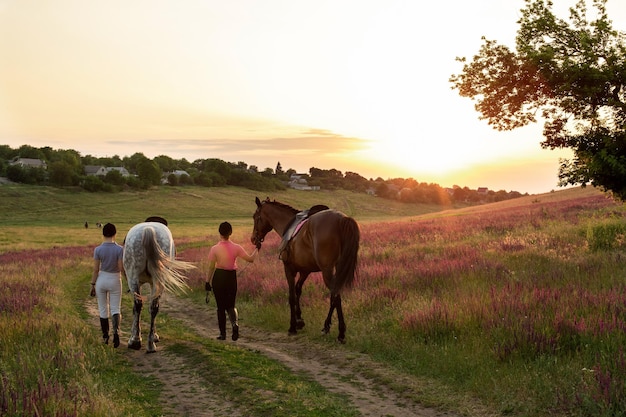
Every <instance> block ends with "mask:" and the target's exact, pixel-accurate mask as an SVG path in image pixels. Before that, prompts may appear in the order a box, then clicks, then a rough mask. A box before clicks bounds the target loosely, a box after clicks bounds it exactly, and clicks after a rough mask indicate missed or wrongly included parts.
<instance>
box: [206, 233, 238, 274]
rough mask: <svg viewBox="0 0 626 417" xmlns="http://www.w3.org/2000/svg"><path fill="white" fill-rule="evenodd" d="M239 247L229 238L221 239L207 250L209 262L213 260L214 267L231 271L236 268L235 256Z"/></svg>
mask: <svg viewBox="0 0 626 417" xmlns="http://www.w3.org/2000/svg"><path fill="white" fill-rule="evenodd" d="M240 250H241V247H240V246H239V245H237V244H236V243H233V242H231V241H230V240H222V241H220V242H218V244H217V245H215V246H213V247H212V248H211V250H210V251H209V262H210V261H215V267H216V268H219V269H225V270H227V271H232V270H236V269H237V256H238V255H239V251H240Z"/></svg>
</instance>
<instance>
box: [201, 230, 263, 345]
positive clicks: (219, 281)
mask: <svg viewBox="0 0 626 417" xmlns="http://www.w3.org/2000/svg"><path fill="white" fill-rule="evenodd" d="M218 230H219V233H220V241H219V242H218V243H217V244H216V245H215V246H213V247H211V250H210V251H209V272H208V276H207V281H206V283H205V289H206V290H207V291H211V289H212V290H213V294H214V295H215V302H216V304H217V323H218V327H219V330H220V334H219V336H218V337H217V338H218V339H219V340H225V339H226V313H228V316H229V318H230V323H231V325H232V339H233V340H237V339H238V338H239V322H238V313H237V309H236V308H235V300H236V298H237V258H241V259H243V260H245V261H247V262H254V259H255V258H256V257H257V254H258V249H254V251H253V252H252V254H250V255H248V252H246V250H245V249H244V248H243V247H242V246H241V245H239V244H237V243H234V242H232V241H231V240H230V235H231V234H232V233H233V227H232V226H231V225H230V223H228V222H223V223H222V224H220V226H219V229H218Z"/></svg>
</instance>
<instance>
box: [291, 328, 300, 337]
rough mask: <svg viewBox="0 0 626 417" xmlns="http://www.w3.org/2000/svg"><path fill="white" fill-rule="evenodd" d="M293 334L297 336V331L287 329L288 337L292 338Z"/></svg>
mask: <svg viewBox="0 0 626 417" xmlns="http://www.w3.org/2000/svg"><path fill="white" fill-rule="evenodd" d="M294 334H298V331H297V330H292V329H289V336H293V335H294Z"/></svg>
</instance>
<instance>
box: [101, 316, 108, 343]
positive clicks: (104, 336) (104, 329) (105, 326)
mask: <svg viewBox="0 0 626 417" xmlns="http://www.w3.org/2000/svg"><path fill="white" fill-rule="evenodd" d="M100 327H101V328H102V341H103V342H104V344H105V345H108V344H109V319H108V318H106V319H103V318H102V317H100Z"/></svg>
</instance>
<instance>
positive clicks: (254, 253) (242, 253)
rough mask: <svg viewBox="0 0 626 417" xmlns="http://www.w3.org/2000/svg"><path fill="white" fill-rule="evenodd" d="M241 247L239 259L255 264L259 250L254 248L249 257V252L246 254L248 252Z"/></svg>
mask: <svg viewBox="0 0 626 417" xmlns="http://www.w3.org/2000/svg"><path fill="white" fill-rule="evenodd" d="M239 247H240V248H241V251H240V253H239V257H240V258H241V259H243V260H244V261H248V262H254V260H255V259H256V256H257V254H258V253H259V250H258V249H257V248H254V250H253V251H252V253H251V254H250V255H248V252H246V250H245V249H244V248H243V247H242V246H241V245H240V246H239Z"/></svg>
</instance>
